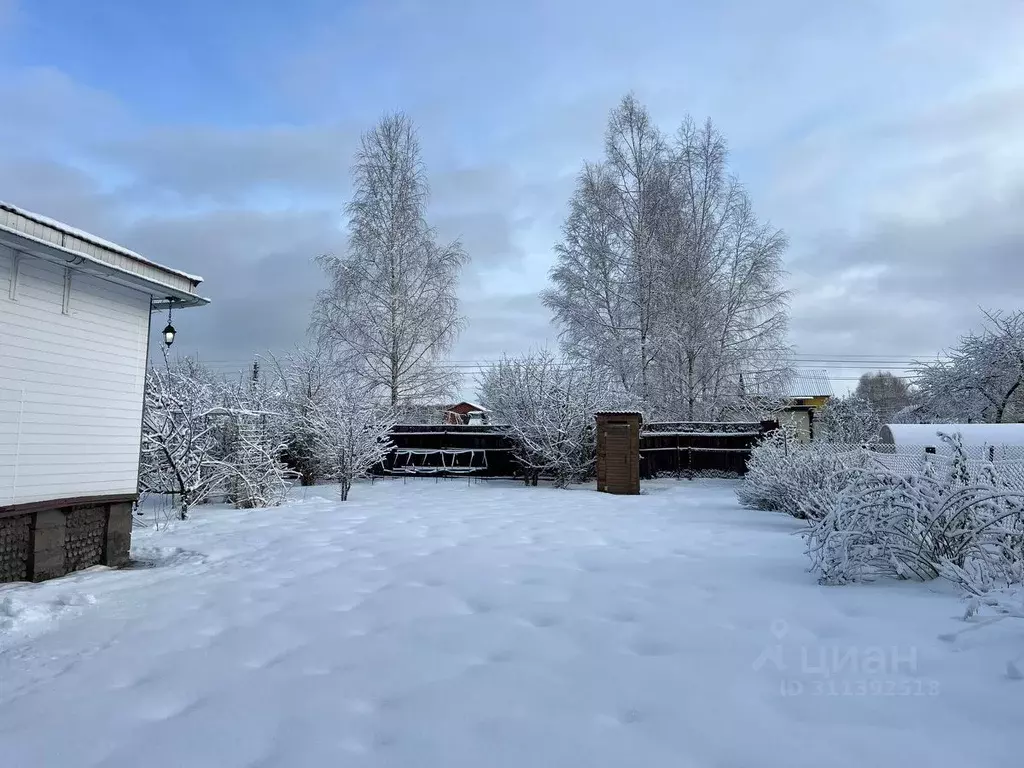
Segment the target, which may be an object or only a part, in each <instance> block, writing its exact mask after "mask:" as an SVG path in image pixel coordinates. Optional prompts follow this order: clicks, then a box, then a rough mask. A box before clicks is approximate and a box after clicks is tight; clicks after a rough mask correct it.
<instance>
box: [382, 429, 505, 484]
mask: <svg viewBox="0 0 1024 768" xmlns="http://www.w3.org/2000/svg"><path fill="white" fill-rule="evenodd" d="M391 441H392V442H393V443H394V445H395V447H394V449H392V451H391V453H390V454H389V455H388V457H387V459H386V460H385V461H384V463H383V465H381V466H378V467H377V468H376V470H375V474H377V475H405V476H408V475H429V476H432V477H438V476H440V477H454V476H459V475H473V476H474V477H515V476H517V474H519V464H518V463H517V462H516V461H515V459H514V458H513V453H512V444H511V442H510V441H509V439H508V438H507V437H506V436H505V434H504V433H503V432H502V431H501V429H500V427H497V426H494V425H483V424H399V425H396V426H395V427H394V429H392V431H391Z"/></svg>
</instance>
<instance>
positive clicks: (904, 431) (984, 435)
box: [881, 424, 1024, 448]
mask: <svg viewBox="0 0 1024 768" xmlns="http://www.w3.org/2000/svg"><path fill="white" fill-rule="evenodd" d="M939 432H942V433H943V434H947V435H952V434H954V433H959V434H960V438H961V441H962V443H963V445H964V446H985V445H991V446H1002V445H1008V446H1017V445H1024V424H886V425H885V426H884V427H882V432H881V438H882V442H883V443H885V444H888V445H915V446H916V445H923V446H935V447H936V448H939V447H941V446H943V445H944V443H943V441H942V438H940V437H939Z"/></svg>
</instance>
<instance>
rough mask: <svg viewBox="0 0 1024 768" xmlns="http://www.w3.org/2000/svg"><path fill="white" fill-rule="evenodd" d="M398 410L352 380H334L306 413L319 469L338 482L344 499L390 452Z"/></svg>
mask: <svg viewBox="0 0 1024 768" xmlns="http://www.w3.org/2000/svg"><path fill="white" fill-rule="evenodd" d="M394 425H395V409H394V408H392V407H390V406H388V405H385V404H383V403H381V402H379V401H378V400H376V399H374V397H373V396H372V393H371V392H370V391H369V390H367V389H366V388H365V387H363V388H360V387H357V386H355V384H354V382H353V381H349V382H343V381H339V382H335V384H334V385H333V386H331V387H330V388H329V390H328V391H327V392H326V393H325V396H324V397H323V398H321V399H319V400H318V401H317V402H316V403H314V404H312V405H311V407H310V408H309V409H308V411H307V413H306V415H305V430H306V431H307V432H308V434H309V435H310V436H311V438H312V445H313V449H314V453H315V455H316V461H317V463H318V467H319V470H320V472H321V473H322V474H323V475H324V476H325V477H328V478H330V479H331V480H333V481H334V482H336V483H338V487H339V491H340V493H341V500H342V501H345V500H347V499H348V494H349V491H350V490H351V488H352V482H353V481H354V480H355V479H357V478H359V477H364V476H365V475H366V473H367V472H368V471H369V470H370V469H372V468H373V467H374V466H375V465H377V464H380V463H381V462H382V461H384V459H385V458H387V455H388V453H389V452H390V451H391V447H392V445H391V438H390V433H391V430H392V428H393V427H394Z"/></svg>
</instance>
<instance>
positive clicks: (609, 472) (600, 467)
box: [594, 411, 643, 494]
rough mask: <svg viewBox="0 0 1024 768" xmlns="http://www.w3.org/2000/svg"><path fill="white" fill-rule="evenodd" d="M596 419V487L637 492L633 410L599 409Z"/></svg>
mask: <svg viewBox="0 0 1024 768" xmlns="http://www.w3.org/2000/svg"><path fill="white" fill-rule="evenodd" d="M594 417H595V418H596V419H597V490H599V491H603V492H605V493H621V494H638V493H640V429H641V427H642V426H643V417H642V416H641V415H640V414H639V413H637V412H634V411H600V412H598V413H596V414H594Z"/></svg>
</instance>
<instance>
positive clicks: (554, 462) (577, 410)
mask: <svg viewBox="0 0 1024 768" xmlns="http://www.w3.org/2000/svg"><path fill="white" fill-rule="evenodd" d="M478 391H479V396H480V400H481V402H482V403H483V404H484V405H485V406H486V407H487V408H488V409H490V416H491V422H492V423H494V424H497V425H501V426H503V427H504V428H505V429H506V430H507V434H508V435H509V437H510V438H511V440H512V442H513V444H514V445H515V446H516V448H515V451H516V459H517V461H518V462H519V464H520V465H521V466H522V468H523V473H524V474H523V477H524V480H525V481H526V482H527V483H532V484H533V485H536V484H537V479H538V478H539V477H540V476H541V475H550V476H551V477H552V478H553V479H554V482H555V484H556V485H557V486H566V485H569V484H570V483H575V482H581V481H583V480H585V479H586V478H587V477H588V476H589V475H590V473H591V471H592V469H593V466H594V462H595V461H596V445H597V442H596V440H597V438H596V427H595V422H594V412H595V411H597V410H600V409H601V408H602V407H605V405H607V404H608V403H609V388H608V377H607V375H606V374H605V373H604V372H602V371H599V370H598V369H597V368H596V367H595V366H580V365H576V364H570V363H567V362H565V361H560V360H557V359H556V358H555V356H554V355H552V354H551V353H550V352H548V351H546V350H545V351H540V352H535V353H532V354H529V355H525V356H523V357H519V358H508V357H505V358H503V359H502V360H501V361H500V362H498V363H497V364H495V365H493V366H492V367H490V368H488V369H487V370H485V371H484V372H483V374H482V375H481V377H480V380H479V382H478Z"/></svg>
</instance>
